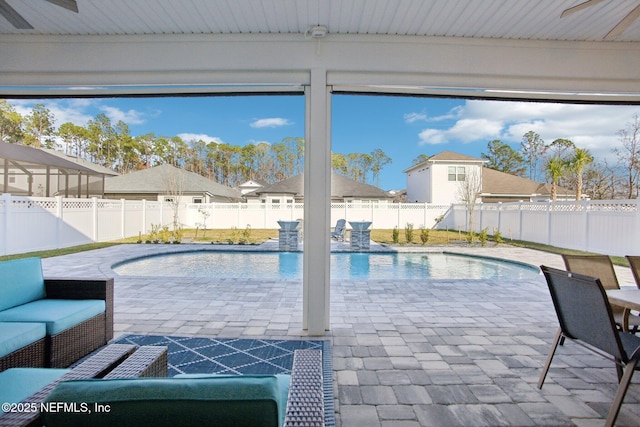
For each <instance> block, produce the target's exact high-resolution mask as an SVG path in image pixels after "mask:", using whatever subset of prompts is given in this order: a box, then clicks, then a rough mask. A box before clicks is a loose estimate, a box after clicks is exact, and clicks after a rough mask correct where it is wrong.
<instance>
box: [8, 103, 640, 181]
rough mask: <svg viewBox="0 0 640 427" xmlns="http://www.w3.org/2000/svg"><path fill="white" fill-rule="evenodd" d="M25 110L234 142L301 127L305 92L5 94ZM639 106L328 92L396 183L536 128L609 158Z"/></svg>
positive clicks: (337, 123) (339, 132)
mask: <svg viewBox="0 0 640 427" xmlns="http://www.w3.org/2000/svg"><path fill="white" fill-rule="evenodd" d="M9 102H10V103H11V104H12V105H14V106H15V107H16V110H17V111H19V112H20V113H21V114H27V113H28V112H29V108H30V107H32V106H33V105H34V104H36V103H44V104H45V105H46V106H47V108H49V109H50V110H51V112H52V113H53V114H54V116H55V118H56V126H59V125H60V124H62V123H65V122H68V121H71V122H73V123H75V124H78V125H86V123H87V121H88V120H91V119H92V118H94V117H95V116H96V115H97V114H100V113H104V114H106V115H107V116H109V117H110V119H111V120H112V122H113V123H114V124H115V122H116V121H118V120H123V121H124V122H126V123H127V124H129V126H130V130H131V134H132V135H133V136H138V135H142V134H145V133H149V132H154V133H155V134H156V135H162V136H168V137H170V136H176V135H177V136H181V137H182V138H183V139H184V140H185V141H190V140H193V139H203V140H205V141H212V142H224V143H228V144H232V145H245V144H249V143H257V142H262V141H264V142H268V143H275V142H280V141H281V140H282V139H284V138H286V137H289V136H291V137H297V136H300V137H304V115H305V114H304V104H305V102H304V97H302V96H251V97H243V96H236V97H187V98H95V99H48V100H10V101H9ZM634 114H640V106H604V105H579V104H550V103H526V102H506V101H479V100H464V99H450V98H419V97H392V96H357V95H334V96H333V97H332V119H333V121H332V149H333V151H334V152H338V153H343V154H348V153H353V152H360V153H370V152H371V151H373V150H375V149H376V148H380V149H382V150H383V151H384V152H385V153H386V154H387V155H388V156H389V157H391V158H392V163H391V164H389V165H387V166H385V168H384V170H383V171H382V173H381V175H380V186H381V187H382V188H383V189H385V190H390V189H402V188H405V186H406V177H405V174H404V173H402V171H403V170H404V169H406V168H407V167H409V166H411V164H412V160H413V159H415V158H416V157H417V156H418V155H420V154H428V155H433V154H437V153H439V152H441V151H445V150H449V151H454V152H458V153H462V154H467V155H470V156H474V157H480V155H481V153H483V152H485V153H486V152H487V143H488V142H489V141H491V140H493V139H500V140H502V141H503V142H505V143H508V144H510V145H511V146H512V147H513V148H514V149H516V150H517V149H519V147H520V141H521V140H522V136H523V135H524V134H525V133H526V132H528V131H530V130H533V131H534V132H537V133H538V134H540V135H541V137H542V138H543V139H544V140H545V142H547V143H550V142H552V141H553V140H554V139H556V138H567V139H571V140H572V141H573V142H574V143H575V144H576V145H578V146H579V147H582V148H587V149H589V150H590V151H591V152H592V154H593V155H594V156H595V157H596V159H597V160H602V159H604V158H607V159H608V160H609V161H613V162H615V157H614V156H613V154H612V152H611V148H613V147H615V146H620V142H619V137H618V135H617V132H618V131H619V130H620V129H623V128H625V127H626V126H627V124H628V123H629V122H631V120H632V119H633V115H634Z"/></svg>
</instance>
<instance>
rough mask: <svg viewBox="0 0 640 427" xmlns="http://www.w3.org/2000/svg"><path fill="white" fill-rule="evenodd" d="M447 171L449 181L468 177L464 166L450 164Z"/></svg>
mask: <svg viewBox="0 0 640 427" xmlns="http://www.w3.org/2000/svg"><path fill="white" fill-rule="evenodd" d="M447 173H448V176H449V181H464V180H465V179H467V177H466V174H465V170H464V166H449V168H448V171H447Z"/></svg>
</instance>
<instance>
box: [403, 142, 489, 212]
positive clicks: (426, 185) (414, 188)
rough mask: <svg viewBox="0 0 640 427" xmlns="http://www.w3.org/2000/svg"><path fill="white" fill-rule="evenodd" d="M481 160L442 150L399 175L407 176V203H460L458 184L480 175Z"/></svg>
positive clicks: (482, 162) (482, 161)
mask: <svg viewBox="0 0 640 427" xmlns="http://www.w3.org/2000/svg"><path fill="white" fill-rule="evenodd" d="M484 162H485V161H484V160H482V159H477V158H475V157H470V156H465V155H464V154H458V153H453V152H451V151H443V152H442V153H439V154H436V155H435V156H432V157H430V158H429V159H428V160H425V161H424V162H421V163H418V164H417V165H413V166H411V167H410V168H407V169H405V170H404V171H403V172H404V173H406V174H407V202H410V203H411V202H422V203H434V204H439V205H446V204H450V203H455V202H458V201H460V194H459V193H460V186H461V182H463V181H465V180H466V179H467V176H472V175H473V174H476V176H477V175H480V176H481V175H482V165H483V164H484Z"/></svg>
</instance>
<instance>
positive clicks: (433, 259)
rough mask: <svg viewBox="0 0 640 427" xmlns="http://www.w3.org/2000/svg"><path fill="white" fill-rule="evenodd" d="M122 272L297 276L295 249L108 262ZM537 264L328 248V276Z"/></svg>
mask: <svg viewBox="0 0 640 427" xmlns="http://www.w3.org/2000/svg"><path fill="white" fill-rule="evenodd" d="M113 270H114V271H115V272H116V273H117V274H119V275H123V276H164V277H217V278H240V279H265V280H269V279H301V278H302V253H299V252H214V251H204V252H183V253H176V254H165V255H156V256H152V257H146V258H140V259H136V260H132V261H128V262H125V263H122V264H119V265H116V266H114V267H113ZM539 274H540V272H539V270H538V268H536V267H532V266H527V265H524V264H520V263H515V262H510V261H504V260H498V259H494V258H484V257H474V256H465V255H456V254H449V253H349V252H344V253H343V252H341V253H332V254H331V278H332V279H420V278H432V279H494V280H517V279H531V278H535V277H538V276H539Z"/></svg>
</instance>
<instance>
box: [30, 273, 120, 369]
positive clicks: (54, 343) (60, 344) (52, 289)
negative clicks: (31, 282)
mask: <svg viewBox="0 0 640 427" xmlns="http://www.w3.org/2000/svg"><path fill="white" fill-rule="evenodd" d="M44 285H45V289H46V293H47V298H49V299H96V300H103V301H104V302H105V312H104V313H102V314H99V315H97V316H95V317H93V318H91V319H88V320H86V321H84V322H82V323H79V324H78V325H76V326H73V327H71V328H69V329H67V330H64V331H62V332H60V333H58V334H55V335H52V336H47V338H46V341H47V342H46V345H45V348H46V350H45V351H46V360H47V364H46V366H47V367H51V368H66V367H67V366H69V365H71V364H72V363H74V362H75V361H77V360H79V359H80V358H82V357H84V356H86V355H87V354H89V353H91V352H92V351H94V350H96V349H98V348H100V347H102V346H104V345H105V344H107V342H109V341H110V340H111V339H112V338H113V278H105V279H76V278H73V279H46V278H45V280H44ZM21 366H25V365H21Z"/></svg>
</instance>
